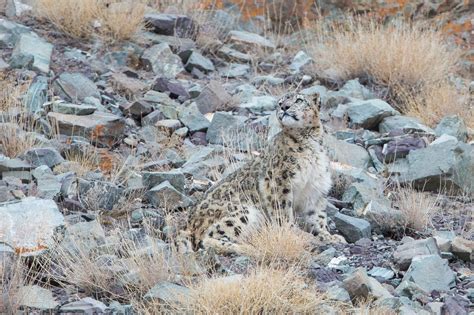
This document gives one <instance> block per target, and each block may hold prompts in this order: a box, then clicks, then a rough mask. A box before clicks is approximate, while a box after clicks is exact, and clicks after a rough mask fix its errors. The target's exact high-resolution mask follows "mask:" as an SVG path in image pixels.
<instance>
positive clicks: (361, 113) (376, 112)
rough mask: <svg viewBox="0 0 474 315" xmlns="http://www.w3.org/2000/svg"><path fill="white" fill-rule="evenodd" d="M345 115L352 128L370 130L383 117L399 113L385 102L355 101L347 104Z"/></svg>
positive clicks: (374, 100)
mask: <svg viewBox="0 0 474 315" xmlns="http://www.w3.org/2000/svg"><path fill="white" fill-rule="evenodd" d="M348 106H349V108H348V109H347V114H348V116H349V119H350V123H351V126H352V127H360V128H364V129H372V128H375V127H377V126H378V124H379V123H380V122H381V121H382V119H384V118H385V117H389V116H394V115H398V114H399V113H398V112H397V111H396V110H395V109H394V108H393V107H392V106H390V105H389V104H388V103H387V102H384V101H382V100H379V99H372V100H366V101H355V102H351V103H349V104H348Z"/></svg>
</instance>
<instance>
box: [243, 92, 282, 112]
mask: <svg viewBox="0 0 474 315" xmlns="http://www.w3.org/2000/svg"><path fill="white" fill-rule="evenodd" d="M276 105H277V99H276V98H274V97H273V96H254V97H252V99H251V100H250V101H249V102H247V103H243V104H240V105H239V107H240V108H245V109H248V110H250V111H251V112H252V113H263V112H269V111H272V110H274V109H275V107H276Z"/></svg>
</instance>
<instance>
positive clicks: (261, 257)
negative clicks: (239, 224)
mask: <svg viewBox="0 0 474 315" xmlns="http://www.w3.org/2000/svg"><path fill="white" fill-rule="evenodd" d="M311 239H312V236H311V235H309V234H307V233H305V232H304V231H302V230H300V229H298V228H297V227H294V226H292V224H290V223H288V222H284V223H283V224H281V225H279V224H276V223H267V224H265V225H263V226H262V227H261V228H259V229H256V230H255V231H252V232H250V233H249V235H248V236H247V237H246V238H245V240H244V242H245V244H248V246H246V247H245V248H246V250H245V252H244V254H245V255H246V256H249V257H251V258H253V259H255V260H256V261H257V262H258V263H259V264H262V265H268V266H279V267H295V266H306V265H307V264H308V263H309V260H310V258H311V255H310V250H311Z"/></svg>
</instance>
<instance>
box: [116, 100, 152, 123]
mask: <svg viewBox="0 0 474 315" xmlns="http://www.w3.org/2000/svg"><path fill="white" fill-rule="evenodd" d="M122 111H123V113H124V114H125V115H131V116H133V117H135V118H139V119H141V118H142V117H144V116H146V115H148V114H150V113H151V112H152V111H153V107H152V106H151V105H150V104H149V103H148V102H147V101H145V100H138V101H134V102H130V103H128V104H126V105H125V106H123V108H122Z"/></svg>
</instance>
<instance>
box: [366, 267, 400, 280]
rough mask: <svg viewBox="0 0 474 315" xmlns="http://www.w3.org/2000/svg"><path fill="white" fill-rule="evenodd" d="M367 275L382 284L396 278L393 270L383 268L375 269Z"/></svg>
mask: <svg viewBox="0 0 474 315" xmlns="http://www.w3.org/2000/svg"><path fill="white" fill-rule="evenodd" d="M367 274H368V275H369V276H371V277H374V278H375V279H377V280H378V281H380V282H385V281H387V280H390V279H392V278H393V277H395V273H394V272H393V271H392V270H390V269H387V268H382V267H373V268H372V269H370V271H369V272H368V273H367Z"/></svg>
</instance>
